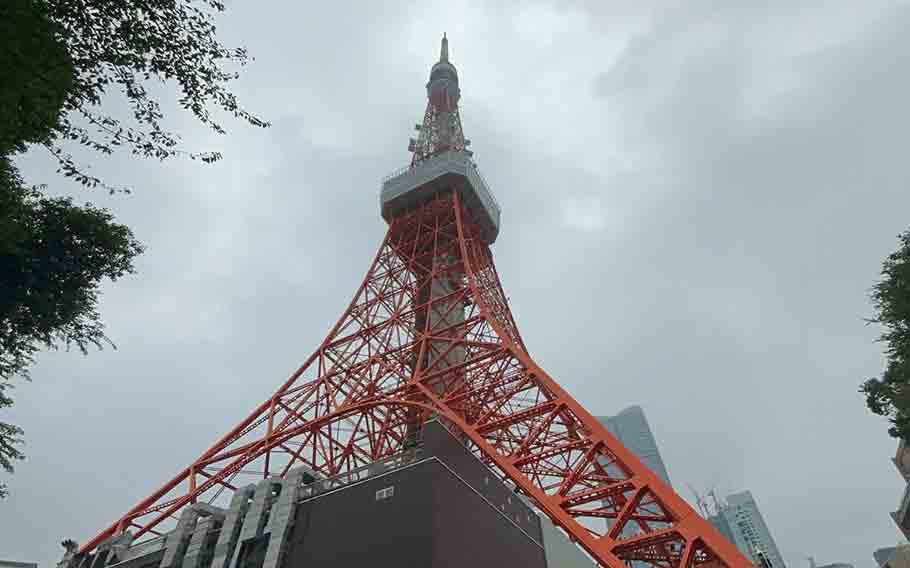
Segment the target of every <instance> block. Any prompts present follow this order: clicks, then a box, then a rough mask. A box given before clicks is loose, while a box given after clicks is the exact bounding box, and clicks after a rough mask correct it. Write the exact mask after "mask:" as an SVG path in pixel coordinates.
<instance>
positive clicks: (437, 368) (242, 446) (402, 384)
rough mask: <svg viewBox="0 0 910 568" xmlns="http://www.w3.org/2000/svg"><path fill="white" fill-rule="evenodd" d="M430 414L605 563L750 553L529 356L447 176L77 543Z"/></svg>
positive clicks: (325, 459) (353, 450)
mask: <svg viewBox="0 0 910 568" xmlns="http://www.w3.org/2000/svg"><path fill="white" fill-rule="evenodd" d="M443 54H444V55H445V56H447V53H446V46H445V44H444V46H443ZM446 63H447V62H446ZM434 69H435V67H434ZM455 85H456V89H457V80H456V84H455ZM455 110H456V116H457V105H456V106H455ZM459 131H460V123H459ZM431 417H439V418H442V419H443V421H444V422H446V423H447V424H448V425H449V426H450V427H452V428H454V429H456V430H457V431H460V432H461V434H462V436H463V440H464V442H465V443H466V444H467V445H468V446H469V447H470V448H472V450H473V451H474V452H475V453H476V454H477V455H478V457H480V458H481V459H482V460H484V462H485V463H487V464H488V465H489V466H490V467H491V468H492V469H493V470H494V471H495V472H497V473H498V474H499V475H500V476H502V478H503V479H504V480H505V481H506V482H507V483H510V484H512V485H514V487H515V488H516V491H517V492H520V493H521V494H523V495H524V496H526V497H527V498H528V499H529V500H530V501H531V502H532V503H533V504H534V506H535V507H537V508H538V510H539V511H540V512H541V513H543V514H545V515H546V516H548V517H549V518H550V519H551V520H552V521H553V522H554V523H556V524H557V525H559V526H561V527H562V528H563V529H564V530H565V531H566V532H567V533H568V534H569V535H570V537H571V538H572V539H573V540H574V541H575V542H577V543H578V544H579V545H581V546H582V547H583V548H584V549H585V550H586V551H587V552H588V553H589V554H591V556H593V557H594V558H596V559H597V560H598V561H599V562H600V563H601V564H602V565H604V566H612V567H615V568H619V567H620V566H623V565H625V564H626V563H628V562H632V561H636V562H639V563H641V564H640V565H650V566H657V567H662V568H671V567H674V568H676V567H679V568H683V567H685V568H689V567H694V566H728V567H730V568H740V567H745V566H750V563H749V562H748V561H747V560H746V559H745V558H744V557H742V556H741V555H740V554H739V553H738V552H737V551H736V549H735V548H734V547H733V546H732V545H731V544H730V543H729V542H727V541H726V540H725V539H724V538H723V537H722V536H721V535H720V534H719V533H718V532H717V531H716V530H715V529H714V528H713V527H712V526H711V525H710V524H709V523H707V522H706V521H705V520H704V519H702V518H701V517H700V516H699V515H698V514H697V513H696V512H695V511H694V510H693V509H692V508H691V507H690V506H689V505H688V504H687V503H686V502H685V501H683V500H682V499H681V498H680V497H679V496H677V495H676V494H675V493H674V492H673V490H672V489H671V488H670V487H668V486H667V485H665V484H664V483H663V482H662V481H661V480H660V479H659V478H658V477H657V476H656V475H655V474H654V473H652V472H651V471H650V470H648V469H647V468H646V467H645V466H644V465H643V464H642V463H641V462H640V461H639V460H638V459H637V458H636V457H635V456H634V455H632V454H631V453H630V452H629V451H628V450H627V449H626V448H625V447H623V446H622V445H621V444H620V443H619V442H618V441H617V440H616V439H615V438H614V437H613V436H612V435H610V434H609V433H608V432H607V431H606V430H605V429H604V428H603V426H602V425H601V424H600V422H599V421H597V420H596V419H595V418H593V417H592V416H591V415H590V414H589V413H588V412H587V411H586V410H585V409H584V408H582V406H581V405H580V404H579V403H578V402H576V401H575V400H574V399H573V398H572V397H571V396H569V394H568V393H566V392H565V391H564V390H563V389H562V388H560V386H559V385H558V384H557V383H556V382H555V381H554V380H553V379H552V378H550V376H549V375H547V373H546V372H545V371H544V370H543V369H541V368H540V367H539V366H538V365H537V364H536V363H535V362H534V361H533V359H531V357H530V355H529V354H528V352H527V349H526V348H525V344H524V342H523V340H522V338H521V334H520V333H519V331H518V327H517V326H516V324H515V320H514V318H513V317H512V313H511V311H510V310H509V306H508V303H507V301H506V296H505V294H504V293H503V290H502V287H501V285H500V281H499V277H498V275H497V272H496V268H495V266H494V264H493V256H492V253H491V251H490V248H489V246H488V244H487V243H486V242H485V241H484V238H483V236H482V231H481V228H480V226H479V225H478V224H477V223H476V222H475V220H474V219H472V217H471V214H470V212H469V211H468V210H467V209H466V207H465V205H464V203H463V199H462V195H461V193H460V191H458V190H454V189H450V190H448V191H441V192H439V191H437V192H435V193H434V196H433V197H432V198H431V199H429V200H428V201H424V202H423V203H422V204H420V205H418V206H415V207H412V208H410V209H408V210H406V211H405V212H403V213H401V214H399V215H398V216H396V217H394V218H393V219H391V220H390V224H389V230H388V232H387V234H386V237H385V239H384V240H383V242H382V245H381V246H380V247H379V251H378V253H377V254H376V257H375V259H374V260H373V263H372V265H371V266H370V268H369V270H368V271H367V273H366V276H365V278H364V280H363V282H362V283H361V285H360V287H359V288H358V289H357V292H356V293H355V295H354V299H353V300H352V301H351V303H350V305H349V306H348V307H347V309H346V310H345V311H344V314H343V315H342V316H341V318H340V319H339V320H338V322H337V323H336V324H335V326H334V327H333V328H332V329H331V331H330V332H329V334H328V335H327V336H326V338H325V340H323V342H322V343H321V344H320V345H319V346H318V347H317V348H316V350H315V351H314V352H313V353H312V354H311V355H310V356H309V358H308V359H307V360H306V361H305V362H304V363H303V365H302V366H301V367H300V368H299V369H297V371H296V372H295V373H294V374H293V375H291V377H290V378H289V379H287V381H285V382H284V384H282V385H281V386H280V387H279V388H278V390H277V391H276V392H275V394H274V395H272V396H271V397H270V398H269V399H268V400H266V401H265V402H263V403H262V404H261V405H259V407H257V408H256V409H255V410H253V412H252V413H251V414H250V415H249V416H247V417H246V419H244V420H243V421H242V422H241V423H240V424H239V425H237V427H235V428H234V429H233V430H231V431H230V432H228V433H227V434H226V435H225V436H224V437H222V438H221V439H220V440H218V441H217V442H215V443H214V444H213V445H212V446H211V447H210V448H209V449H208V450H206V451H205V452H203V453H202V454H201V455H200V456H199V457H198V458H197V459H196V460H195V461H193V462H192V463H191V464H189V465H188V466H187V467H186V468H185V469H183V470H182V471H180V472H179V473H178V474H177V475H175V476H174V477H173V478H172V479H171V480H170V481H168V482H167V483H165V484H164V485H163V486H162V487H161V488H159V489H158V490H157V491H155V492H154V493H152V494H151V495H150V496H149V497H147V498H146V499H143V500H142V501H140V502H139V503H138V504H137V505H136V506H134V507H133V508H131V509H130V510H129V511H127V512H126V513H125V514H124V515H123V516H121V517H120V518H119V519H117V521H115V522H114V523H112V524H111V525H110V526H109V527H107V528H106V529H104V530H103V531H101V532H100V533H99V534H98V535H97V536H95V537H94V538H92V539H91V540H89V541H88V542H86V543H85V544H84V545H83V546H82V548H81V551H82V552H90V551H92V550H94V549H95V548H96V547H98V545H99V544H101V543H102V542H103V541H104V540H106V539H108V538H109V537H111V536H114V535H117V534H120V533H122V532H124V531H131V532H133V534H134V536H135V538H136V539H141V538H142V537H143V536H150V535H158V534H161V531H163V530H166V529H167V528H168V526H169V523H173V522H174V520H175V519H176V518H177V515H178V513H179V512H180V511H181V509H182V508H183V507H185V506H187V505H189V504H192V503H195V502H210V503H216V504H223V503H225V502H226V501H227V500H228V499H229V497H230V495H231V494H232V493H233V492H234V491H235V490H236V489H237V488H238V487H240V486H243V485H244V484H245V483H247V482H248V481H249V480H251V479H252V478H255V479H262V478H263V477H268V476H282V475H284V474H286V473H287V472H288V470H290V469H291V468H292V467H296V466H300V465H305V466H307V467H309V468H310V469H312V470H313V471H314V472H317V473H318V474H321V475H323V476H325V477H334V476H339V475H344V474H346V473H349V472H353V471H354V470H357V469H358V468H362V466H364V465H366V464H370V463H372V462H375V461H377V460H382V459H385V458H389V457H390V456H394V455H396V454H399V453H400V452H402V451H403V450H406V449H407V448H408V447H409V446H410V445H411V444H412V443H413V437H414V436H415V434H416V433H417V432H419V428H420V425H421V424H422V423H423V422H424V421H425V420H427V419H429V418H431ZM351 538H352V539H356V535H351Z"/></svg>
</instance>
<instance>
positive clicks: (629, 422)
mask: <svg viewBox="0 0 910 568" xmlns="http://www.w3.org/2000/svg"><path fill="white" fill-rule="evenodd" d="M600 421H601V422H602V423H603V425H604V426H606V428H607V430H609V431H610V433H611V434H613V435H614V436H616V437H617V438H618V439H619V441H620V442H622V444H623V445H624V446H625V447H626V448H628V449H629V450H630V451H631V452H632V453H633V454H635V456H636V457H637V458H638V459H640V460H641V461H642V462H644V464H645V465H646V466H648V468H650V470H651V471H653V472H654V473H656V474H657V476H658V477H660V478H661V479H662V480H664V482H665V483H666V484H667V485H671V484H670V475H669V474H668V473H667V467H666V466H665V465H664V460H663V459H662V458H661V457H660V450H658V449H657V441H656V440H655V439H654V434H653V433H652V432H651V427H650V426H649V425H648V419H647V418H646V417H645V411H644V410H642V408H641V407H640V406H637V405H636V406H630V407H628V408H625V409H623V410H622V411H620V413H619V414H617V415H616V416H608V417H604V418H600Z"/></svg>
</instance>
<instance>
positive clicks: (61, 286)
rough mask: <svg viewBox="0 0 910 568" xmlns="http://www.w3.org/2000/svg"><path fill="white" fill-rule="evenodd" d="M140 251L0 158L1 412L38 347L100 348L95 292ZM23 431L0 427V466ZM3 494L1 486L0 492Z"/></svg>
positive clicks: (104, 219) (94, 211)
mask: <svg viewBox="0 0 910 568" xmlns="http://www.w3.org/2000/svg"><path fill="white" fill-rule="evenodd" d="M141 252H142V246H141V245H140V244H139V242H138V241H137V240H136V239H135V237H134V236H133V233H132V232H131V231H130V229H129V228H128V227H126V226H124V225H120V224H117V223H114V221H113V215H112V214H111V213H110V212H109V211H107V210H106V209H99V208H96V207H94V206H92V205H91V204H86V205H83V206H79V205H75V204H74V203H73V201H72V199H71V198H48V197H45V196H43V195H42V194H41V192H40V191H38V189H36V188H34V187H29V186H25V185H24V184H23V183H22V179H21V178H20V177H19V175H18V173H17V172H16V170H15V168H14V167H13V166H12V165H11V164H10V163H9V161H8V160H7V159H5V158H2V159H0V408H4V407H9V406H11V405H12V400H11V399H10V397H9V396H8V395H6V394H5V392H4V391H5V389H8V388H10V387H11V386H12V385H11V384H10V379H12V378H13V377H14V376H21V377H27V376H28V367H29V365H30V364H31V363H32V360H33V357H34V355H35V353H36V352H37V351H38V350H39V349H43V348H58V347H61V346H62V347H65V348H70V347H76V348H78V349H79V350H81V351H82V352H83V353H86V352H87V350H88V347H89V346H91V345H95V346H97V347H101V346H102V344H103V343H104V342H108V343H109V340H108V339H107V338H106V337H105V335H104V324H103V323H102V322H101V316H100V314H99V313H98V309H97V302H98V294H99V287H100V285H101V282H102V281H103V280H105V279H110V280H117V279H118V278H120V277H121V276H123V275H124V274H127V273H130V272H133V259H134V258H135V257H136V256H137V255H138V254H140V253H141ZM21 434H22V430H21V429H19V428H18V427H16V426H13V425H11V424H6V423H0V467H2V468H3V469H4V470H6V471H8V472H11V471H12V462H13V461H14V460H16V459H21V457H22V454H21V452H19V451H17V450H16V445H17V444H19V443H20V442H21ZM2 493H3V488H2V486H0V494H2Z"/></svg>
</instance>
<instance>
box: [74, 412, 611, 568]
mask: <svg viewBox="0 0 910 568" xmlns="http://www.w3.org/2000/svg"><path fill="white" fill-rule="evenodd" d="M351 535H357V538H356V539H351ZM567 560H568V561H569V562H570V563H571V568H583V567H590V566H594V562H593V560H590V559H588V558H587V557H586V556H585V555H584V553H582V552H581V549H579V548H578V547H576V546H574V545H572V544H571V543H570V542H569V541H568V539H567V538H566V537H565V536H564V535H563V534H562V533H560V532H559V531H558V530H557V529H555V527H553V525H552V524H551V523H549V521H547V520H545V519H541V518H540V517H539V516H538V515H537V513H535V512H534V510H533V509H532V507H531V506H530V505H529V503H528V502H527V501H526V499H524V498H523V497H521V496H520V495H519V494H517V493H516V492H515V488H514V487H510V486H509V485H508V484H507V483H504V482H503V481H502V480H501V479H500V478H499V477H498V476H497V475H496V474H495V472H494V471H492V470H490V469H489V468H488V467H487V466H486V465H484V464H483V463H482V462H481V461H480V460H478V459H477V457H476V456H474V455H473V454H472V453H471V452H470V451H469V450H468V449H467V448H466V447H465V446H464V445H463V444H462V442H461V441H460V440H459V438H458V436H457V435H455V434H453V433H452V432H451V431H450V430H449V429H448V428H446V427H445V426H443V425H442V424H441V423H440V422H439V421H437V420H431V421H429V422H427V423H426V424H424V425H423V427H422V428H421V431H420V436H419V439H418V441H417V442H416V444H415V446H414V447H412V448H411V449H409V450H408V451H406V452H403V453H401V454H399V455H396V456H393V457H391V458H390V459H387V460H384V461H382V462H377V463H374V464H371V465H370V466H368V467H365V468H364V469H363V470H362V471H359V472H352V473H349V474H346V475H343V476H340V477H338V478H334V479H333V478H329V479H325V478H318V477H316V476H314V475H312V474H311V473H310V472H308V471H306V470H305V469H297V470H294V471H292V472H291V474H290V475H288V476H286V477H285V478H283V479H278V478H272V479H265V480H263V481H261V482H259V483H258V484H256V485H250V486H248V487H245V488H243V489H242V490H240V491H238V492H237V493H235V496H234V499H233V500H232V502H231V505H230V507H229V508H228V509H221V508H217V507H212V506H209V505H203V504H196V505H193V506H191V507H189V508H187V509H185V510H184V513H183V514H182V515H181V517H180V520H179V521H178V523H177V527H176V528H175V529H174V530H173V531H171V532H169V533H167V534H165V535H162V536H160V537H157V538H154V539H151V540H147V541H145V542H142V543H133V542H132V538H131V535H129V534H128V533H125V534H123V535H120V536H118V537H115V538H113V539H111V540H110V541H107V542H105V543H103V544H102V545H101V546H99V547H98V549H97V550H96V551H95V552H94V553H90V554H82V555H80V554H72V553H67V554H66V555H65V556H64V559H63V560H62V561H61V562H60V563H59V564H58V568H279V567H285V568H296V567H300V568H303V567H308V566H336V567H339V568H346V567H352V568H353V567H359V566H402V567H410V566H415V567H417V566H419V567H421V568H456V567H458V568H461V567H467V566H470V567H472V568H502V567H503V566H513V565H518V566H522V567H525V568H569V565H567V564H566V561H567Z"/></svg>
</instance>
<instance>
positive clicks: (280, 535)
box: [262, 467, 315, 568]
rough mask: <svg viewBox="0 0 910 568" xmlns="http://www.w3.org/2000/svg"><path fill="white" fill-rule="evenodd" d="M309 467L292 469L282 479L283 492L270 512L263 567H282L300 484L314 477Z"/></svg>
mask: <svg viewBox="0 0 910 568" xmlns="http://www.w3.org/2000/svg"><path fill="white" fill-rule="evenodd" d="M314 477H315V476H314V475H312V473H311V471H310V470H309V469H308V468H303V467H300V468H295V469H292V470H291V471H290V472H288V474H287V475H286V476H285V478H284V480H283V481H282V488H281V494H280V495H279V496H278V499H277V500H276V501H275V503H274V504H273V505H272V510H271V512H270V513H269V532H270V533H271V535H270V536H269V548H268V550H267V551H266V553H265V561H264V562H263V563H262V568H280V566H281V564H282V560H283V557H284V554H285V552H286V551H287V546H286V544H287V539H288V536H289V535H290V532H291V528H292V527H293V525H294V519H295V513H296V510H297V497H298V495H299V494H300V486H301V484H302V483H303V482H304V480H305V479H313V478H314Z"/></svg>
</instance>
